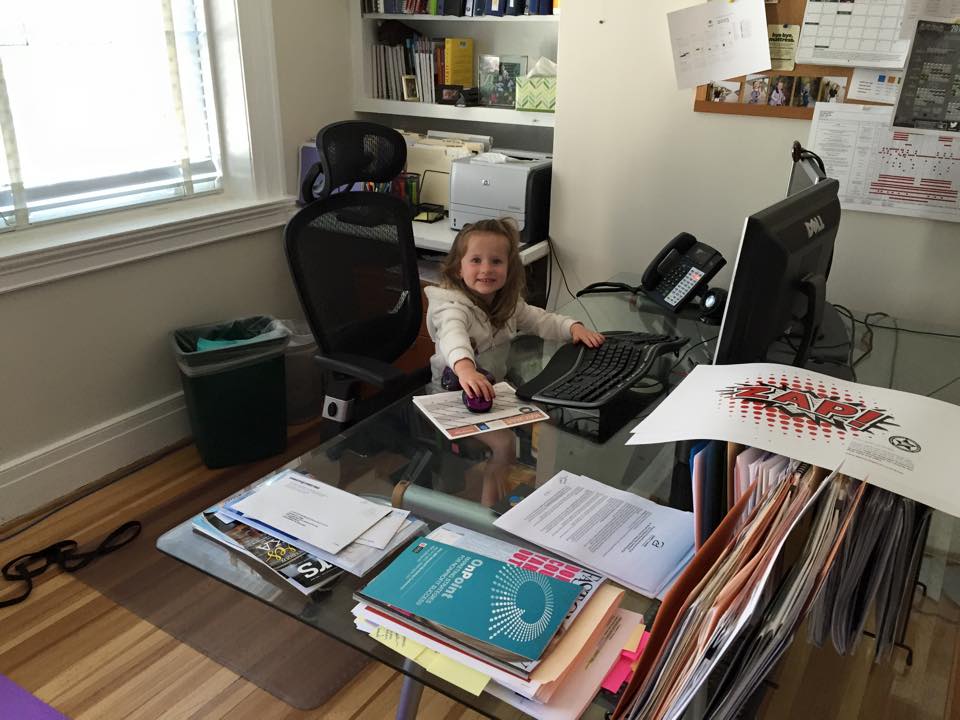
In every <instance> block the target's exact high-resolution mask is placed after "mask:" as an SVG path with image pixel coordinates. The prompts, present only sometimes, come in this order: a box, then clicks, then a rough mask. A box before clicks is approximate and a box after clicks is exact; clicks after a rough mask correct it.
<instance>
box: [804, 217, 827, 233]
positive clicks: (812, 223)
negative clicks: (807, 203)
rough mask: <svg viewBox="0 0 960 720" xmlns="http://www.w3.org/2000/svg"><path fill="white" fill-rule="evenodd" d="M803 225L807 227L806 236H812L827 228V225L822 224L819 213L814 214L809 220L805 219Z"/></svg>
mask: <svg viewBox="0 0 960 720" xmlns="http://www.w3.org/2000/svg"><path fill="white" fill-rule="evenodd" d="M803 226H804V227H805V228H806V229H807V237H808V238H812V237H813V236H814V235H816V234H817V233H818V232H823V231H824V230H826V229H827V226H826V225H824V224H823V220H821V219H820V216H819V215H816V216H814V217H812V218H810V219H809V220H805V221H804V223H803Z"/></svg>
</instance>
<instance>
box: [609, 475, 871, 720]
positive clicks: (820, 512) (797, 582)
mask: <svg viewBox="0 0 960 720" xmlns="http://www.w3.org/2000/svg"><path fill="white" fill-rule="evenodd" d="M825 475H826V472H825V471H822V470H820V469H819V468H813V467H806V468H805V470H803V472H802V474H801V473H800V472H797V473H795V474H794V475H792V476H791V477H790V478H789V479H788V480H787V481H786V482H784V483H783V484H782V485H780V486H779V487H773V488H770V489H769V490H768V491H767V492H766V494H764V495H762V496H761V497H760V498H759V501H758V502H757V504H756V506H755V507H754V509H753V511H752V512H748V511H747V510H746V506H747V501H748V500H749V499H750V496H749V495H746V494H745V495H744V496H743V497H742V498H741V500H740V502H739V503H738V505H737V507H735V508H734V510H733V511H731V513H730V515H729V516H728V518H726V519H725V521H724V526H726V527H723V526H722V527H721V528H719V529H718V530H717V532H716V533H715V534H714V536H712V537H711V543H714V547H713V548H712V549H711V552H714V551H716V549H717V548H720V552H719V553H718V555H717V557H716V560H715V561H714V562H712V563H710V562H704V563H703V564H694V565H691V570H692V571H695V572H694V573H693V575H694V576H692V577H685V580H686V582H685V583H684V585H683V589H684V590H685V591H686V593H687V594H686V597H675V598H671V600H672V602H667V601H665V602H664V605H663V607H662V608H661V611H660V614H658V617H657V622H658V623H659V622H661V615H662V616H663V618H662V619H663V622H665V623H667V624H668V625H669V629H668V631H667V632H658V628H657V627H656V626H655V627H654V634H653V635H652V636H651V637H652V638H653V637H656V644H655V643H654V642H653V641H651V643H650V645H648V649H647V652H648V654H649V655H650V658H649V660H648V662H646V663H645V665H644V664H642V665H644V666H643V667H642V671H643V672H642V674H639V671H638V675H639V677H638V678H637V680H636V681H635V684H633V685H631V686H630V687H628V691H627V693H626V695H625V698H626V700H625V701H624V702H623V703H622V705H623V707H622V708H621V711H622V714H620V713H618V717H626V718H630V719H631V720H640V719H644V720H648V719H652V718H678V717H680V716H681V715H682V714H683V712H684V710H685V709H686V708H687V706H688V705H689V703H690V701H691V700H692V699H693V697H694V696H695V694H696V693H697V692H698V691H699V689H700V688H701V687H702V686H703V684H704V682H705V681H706V679H707V677H708V676H709V675H710V673H711V672H712V671H713V670H714V669H715V668H716V666H717V665H718V664H719V663H720V662H721V660H722V661H723V662H724V663H725V664H726V665H727V666H728V667H729V668H730V670H729V671H728V674H727V675H726V676H725V677H723V678H722V679H721V681H722V686H723V689H722V690H717V691H716V692H715V693H714V696H713V701H712V702H711V704H710V707H709V709H708V713H707V714H708V715H709V716H710V717H711V718H733V717H736V715H737V713H738V712H739V710H740V708H741V707H742V704H743V702H745V700H746V699H747V698H749V696H750V694H751V693H752V692H753V691H755V689H756V687H757V684H758V683H759V682H760V681H761V680H762V679H763V678H764V677H765V676H766V674H767V673H768V672H769V671H770V670H771V669H772V667H773V664H774V663H775V662H776V660H777V659H778V658H779V657H780V656H781V655H782V653H783V652H784V651H785V650H786V648H787V647H788V645H789V643H790V640H791V639H792V637H793V635H794V633H795V632H796V629H797V627H798V626H799V624H800V622H801V621H802V619H803V617H804V615H805V614H806V612H807V610H808V609H809V607H810V603H811V601H812V599H813V598H814V597H815V596H816V594H817V592H818V591H819V589H820V587H821V586H822V584H823V582H824V579H825V577H826V575H827V573H828V572H829V570H830V568H831V565H832V562H833V559H834V558H835V556H836V550H837V548H838V547H839V544H840V542H841V541H842V539H843V537H844V535H845V533H846V531H847V528H848V527H849V522H850V518H851V517H852V515H853V512H854V509H855V507H856V505H857V503H858V502H859V500H860V498H861V496H862V491H863V487H864V485H863V484H862V483H858V482H856V481H852V480H849V479H848V478H846V477H844V476H842V475H839V474H837V473H834V474H833V475H832V476H830V477H829V478H826V480H824V476H825ZM751 493H752V489H751ZM743 513H747V515H748V521H747V522H746V523H745V524H743V526H742V528H741V529H740V530H739V532H734V530H733V528H734V520H735V518H736V516H739V515H741V514H743ZM805 517H809V518H810V523H809V528H810V530H809V534H808V535H807V538H806V541H805V544H804V546H803V548H802V550H801V552H800V554H799V556H798V557H795V558H793V557H786V556H785V555H786V554H785V553H784V552H783V548H784V545H785V544H786V542H787V539H788V538H789V537H790V536H791V535H792V534H793V533H794V530H795V528H797V526H798V525H800V524H801V520H803V519H804V518H805ZM804 527H807V526H806V525H804ZM707 549H708V546H705V548H704V553H705V554H706V552H707ZM677 604H679V607H678V606H677ZM665 610H666V612H664V611H665ZM737 640H739V641H740V642H739V644H738V645H736V646H735V641H737ZM734 647H736V648H737V649H736V651H734V650H733V648H734ZM733 655H735V657H732V656H733Z"/></svg>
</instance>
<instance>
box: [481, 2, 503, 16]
mask: <svg viewBox="0 0 960 720" xmlns="http://www.w3.org/2000/svg"><path fill="white" fill-rule="evenodd" d="M506 4H507V0H484V8H483V12H484V14H486V15H493V16H496V17H502V16H503V11H504V9H505V7H506Z"/></svg>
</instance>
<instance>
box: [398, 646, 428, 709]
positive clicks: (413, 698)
mask: <svg viewBox="0 0 960 720" xmlns="http://www.w3.org/2000/svg"><path fill="white" fill-rule="evenodd" d="M408 665H409V666H410V667H412V666H413V663H412V661H410V660H404V661H403V666H404V668H406V667H407V666H408ZM421 695H423V683H421V682H420V681H419V680H414V679H413V678H412V677H410V676H409V675H404V676H403V685H401V686H400V700H399V701H398V702H397V720H416V717H417V710H419V709H420V696H421Z"/></svg>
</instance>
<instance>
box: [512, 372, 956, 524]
mask: <svg viewBox="0 0 960 720" xmlns="http://www.w3.org/2000/svg"><path fill="white" fill-rule="evenodd" d="M957 427H960V407H958V406H957V405H952V404H950V403H945V402H942V401H940V400H934V399H933V398H927V397H922V396H919V395H913V394H911V393H905V392H900V391H899V390H889V389H887V388H879V387H872V386H869V385H860V384H858V383H854V382H847V381H844V380H838V379H836V378H832V377H830V376H828V375H821V374H820V373H815V372H811V371H809V370H805V369H802V368H795V367H789V366H786V365H776V364H773V363H749V364H744V365H698V366H697V367H696V368H694V370H693V372H691V373H690V374H689V375H688V376H687V377H686V378H685V379H684V380H683V382H681V383H680V385H679V386H677V388H676V389H675V390H674V391H673V392H672V393H670V395H668V396H667V398H666V399H665V400H664V401H663V402H662V403H661V404H660V405H659V406H658V407H657V408H656V409H655V410H654V411H653V412H652V413H650V415H649V416H648V417H647V418H645V419H644V420H643V422H641V423H640V424H639V425H637V426H636V427H635V428H634V429H633V436H632V437H631V438H630V439H629V440H628V441H627V443H628V444H631V445H633V444H645V443H663V442H673V441H676V440H690V439H701V438H703V439H711V440H727V441H731V442H737V443H742V444H744V445H749V446H751V447H754V448H760V449H762V450H766V451H768V452H775V453H779V454H780V455H785V456H786V457H789V458H795V459H797V460H801V461H803V462H807V463H811V464H813V465H816V466H818V467H822V468H828V469H833V470H836V469H839V470H840V472H842V473H843V474H845V475H848V476H850V477H853V478H856V479H858V480H865V481H867V482H869V483H871V484H873V485H876V486H878V487H881V488H883V489H884V490H889V491H890V492H893V493H897V494H899V495H903V496H904V497H908V498H911V499H913V500H916V501H918V502H921V503H924V504H925V505H930V506H931V507H933V508H935V509H937V510H942V511H943V512H945V513H948V514H950V515H953V516H955V517H960V494H958V493H957V491H956V452H955V450H954V447H955V445H956V440H955V437H954V435H955V429H956V428H957ZM524 502H525V501H524ZM522 506H523V503H520V505H518V506H517V507H518V508H519V507H522Z"/></svg>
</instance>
